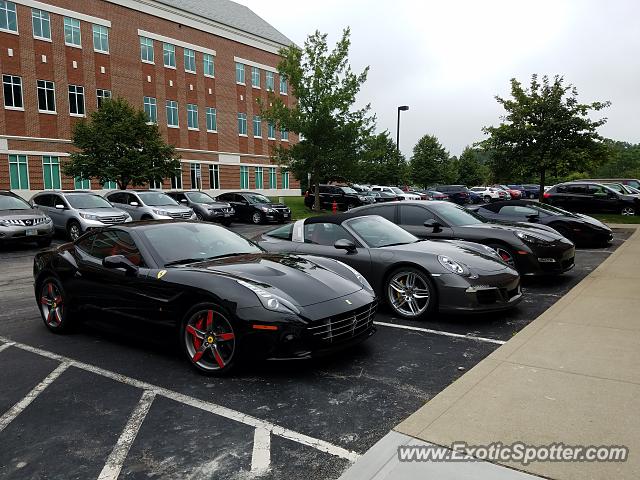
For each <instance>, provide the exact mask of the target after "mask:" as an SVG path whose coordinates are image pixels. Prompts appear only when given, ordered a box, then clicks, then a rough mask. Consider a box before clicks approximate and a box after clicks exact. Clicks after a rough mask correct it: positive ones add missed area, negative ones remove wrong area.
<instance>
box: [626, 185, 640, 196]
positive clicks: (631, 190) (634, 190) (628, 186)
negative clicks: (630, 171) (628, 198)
mask: <svg viewBox="0 0 640 480" xmlns="http://www.w3.org/2000/svg"><path fill="white" fill-rule="evenodd" d="M627 188H628V189H629V191H630V192H631V193H633V194H638V193H640V190H638V189H637V188H634V187H632V186H630V185H627Z"/></svg>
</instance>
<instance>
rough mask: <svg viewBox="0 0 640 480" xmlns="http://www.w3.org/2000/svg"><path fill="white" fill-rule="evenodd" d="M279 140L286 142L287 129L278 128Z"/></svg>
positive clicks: (287, 139)
mask: <svg viewBox="0 0 640 480" xmlns="http://www.w3.org/2000/svg"><path fill="white" fill-rule="evenodd" d="M280 140H281V141H283V142H288V141H289V131H288V130H285V129H284V128H281V129H280Z"/></svg>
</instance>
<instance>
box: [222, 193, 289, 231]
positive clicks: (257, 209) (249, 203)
mask: <svg viewBox="0 0 640 480" xmlns="http://www.w3.org/2000/svg"><path fill="white" fill-rule="evenodd" d="M216 200H218V201H219V202H227V203H229V204H230V205H231V206H232V207H233V210H234V211H235V214H234V218H235V219H237V220H244V221H249V222H252V223H255V224H256V225H258V224H261V223H268V222H279V223H284V222H288V221H289V220H291V209H290V208H289V207H287V206H286V205H285V204H283V203H273V202H272V201H271V199H270V198H269V197H265V196H264V195H262V194H261V193H253V192H228V193H223V194H221V195H218V196H217V197H216Z"/></svg>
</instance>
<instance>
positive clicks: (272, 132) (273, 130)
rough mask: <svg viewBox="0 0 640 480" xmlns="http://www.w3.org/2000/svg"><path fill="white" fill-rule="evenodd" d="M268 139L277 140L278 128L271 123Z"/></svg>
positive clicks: (269, 124) (268, 129)
mask: <svg viewBox="0 0 640 480" xmlns="http://www.w3.org/2000/svg"><path fill="white" fill-rule="evenodd" d="M267 138H268V139H269V140H275V139H276V126H275V125H274V124H273V123H271V122H269V123H268V128H267Z"/></svg>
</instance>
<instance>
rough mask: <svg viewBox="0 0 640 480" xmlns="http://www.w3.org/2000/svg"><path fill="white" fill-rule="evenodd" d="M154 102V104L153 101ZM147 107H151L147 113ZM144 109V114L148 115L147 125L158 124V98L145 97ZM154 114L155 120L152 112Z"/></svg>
mask: <svg viewBox="0 0 640 480" xmlns="http://www.w3.org/2000/svg"><path fill="white" fill-rule="evenodd" d="M151 100H153V102H152V101H151ZM147 106H148V107H149V112H147ZM142 108H143V110H144V113H146V114H147V118H148V120H147V123H149V124H156V125H157V124H158V100H157V99H156V97H143V98H142ZM152 111H153V113H154V115H153V118H152V117H151V115H150V112H152Z"/></svg>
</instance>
